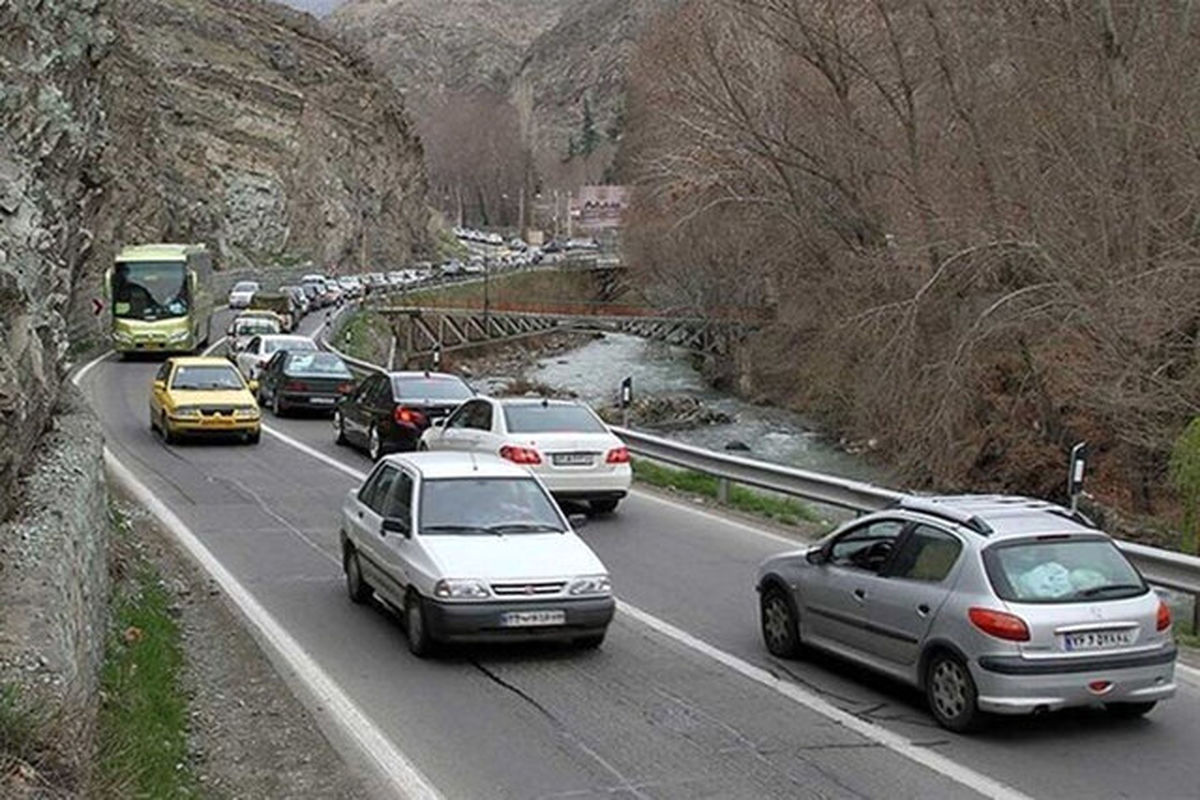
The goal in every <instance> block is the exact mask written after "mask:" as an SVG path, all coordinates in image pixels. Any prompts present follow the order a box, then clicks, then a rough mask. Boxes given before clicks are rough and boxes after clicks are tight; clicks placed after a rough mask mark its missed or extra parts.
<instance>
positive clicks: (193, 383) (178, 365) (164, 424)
mask: <svg viewBox="0 0 1200 800" xmlns="http://www.w3.org/2000/svg"><path fill="white" fill-rule="evenodd" d="M257 390H258V386H257V382H256V381H246V380H245V379H244V378H243V377H242V374H241V373H240V372H238V370H237V367H235V366H233V365H232V364H230V363H229V362H228V361H227V360H225V359H224V358H208V357H204V356H187V357H183V356H180V357H176V358H168V359H167V360H166V361H165V362H163V365H162V367H160V368H159V370H158V373H157V374H156V375H155V376H154V382H153V383H152V384H151V385H150V427H151V428H152V429H153V430H156V431H158V432H159V433H160V434H161V435H162V437H163V440H164V441H166V442H167V443H168V444H171V443H174V442H176V441H178V440H179V439H180V438H181V437H182V436H189V435H197V436H199V435H206V434H223V435H226V436H230V435H234V436H240V437H241V439H242V441H244V442H246V443H248V444H254V443H256V442H257V441H258V439H259V436H261V433H262V428H261V425H262V415H261V413H260V412H259V408H258V403H257V402H256V401H255V399H254V393H255V392H256V391H257Z"/></svg>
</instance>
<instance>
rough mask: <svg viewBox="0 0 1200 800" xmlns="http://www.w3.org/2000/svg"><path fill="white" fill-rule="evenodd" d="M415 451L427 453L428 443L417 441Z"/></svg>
mask: <svg viewBox="0 0 1200 800" xmlns="http://www.w3.org/2000/svg"><path fill="white" fill-rule="evenodd" d="M417 452H418V453H428V452H429V445H427V444H425V443H424V442H417Z"/></svg>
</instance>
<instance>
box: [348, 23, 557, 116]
mask: <svg viewBox="0 0 1200 800" xmlns="http://www.w3.org/2000/svg"><path fill="white" fill-rule="evenodd" d="M570 3H571V0H454V2H450V1H449V0H382V1H381V0H350V2H347V3H346V4H344V5H342V6H340V7H339V8H338V9H337V10H335V11H334V12H333V14H332V15H330V16H329V17H328V19H327V20H326V24H327V25H328V26H329V27H330V28H331V29H332V30H334V31H336V32H338V33H339V34H341V35H343V36H344V37H346V39H347V40H348V41H351V42H354V43H356V44H358V45H359V46H361V47H362V48H363V51H364V52H365V53H366V54H367V56H368V57H369V58H370V59H371V61H372V63H374V64H375V66H376V67H377V68H378V69H379V70H380V71H381V72H382V73H383V74H385V75H386V76H387V77H388V78H390V79H391V80H392V82H393V84H394V85H395V86H396V87H397V88H399V89H400V90H401V91H403V92H404V93H405V94H406V95H407V96H409V97H410V98H411V99H412V101H413V102H414V103H416V104H419V103H420V102H421V100H422V99H424V98H427V97H430V96H433V95H436V94H438V93H439V92H442V91H469V90H471V89H476V88H485V89H491V90H493V91H498V92H503V91H505V90H506V89H507V87H508V83H509V80H510V79H511V77H512V74H513V73H514V72H515V71H516V69H517V68H518V67H519V66H520V64H521V60H522V58H523V57H524V55H525V52H526V50H527V48H528V47H529V45H530V44H531V43H532V42H533V40H534V39H536V38H537V37H538V36H539V35H541V34H542V33H544V32H545V31H547V30H549V29H550V28H551V27H552V26H553V25H554V23H555V22H557V20H558V18H559V15H560V14H561V13H562V11H563V9H564V8H565V7H567V6H568V5H569V4H570Z"/></svg>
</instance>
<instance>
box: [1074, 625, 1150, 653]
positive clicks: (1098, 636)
mask: <svg viewBox="0 0 1200 800" xmlns="http://www.w3.org/2000/svg"><path fill="white" fill-rule="evenodd" d="M1131 644H1133V630H1132V629H1127V630H1119V631H1080V632H1079V633H1068V634H1066V635H1064V636H1063V649H1065V650H1067V651H1068V652H1075V651H1077V650H1112V649H1114V648H1117V647H1128V646H1129V645H1131Z"/></svg>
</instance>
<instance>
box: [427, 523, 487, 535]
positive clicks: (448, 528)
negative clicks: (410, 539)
mask: <svg viewBox="0 0 1200 800" xmlns="http://www.w3.org/2000/svg"><path fill="white" fill-rule="evenodd" d="M421 533H489V534H492V535H495V536H500V535H501V534H500V533H499V532H498V531H493V530H492V529H491V528H485V527H483V526H481V525H422V526H421Z"/></svg>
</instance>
